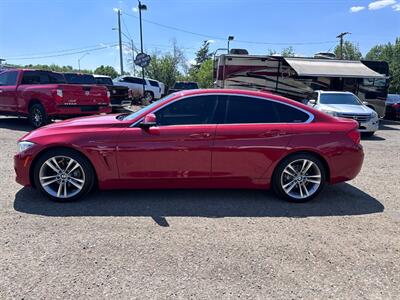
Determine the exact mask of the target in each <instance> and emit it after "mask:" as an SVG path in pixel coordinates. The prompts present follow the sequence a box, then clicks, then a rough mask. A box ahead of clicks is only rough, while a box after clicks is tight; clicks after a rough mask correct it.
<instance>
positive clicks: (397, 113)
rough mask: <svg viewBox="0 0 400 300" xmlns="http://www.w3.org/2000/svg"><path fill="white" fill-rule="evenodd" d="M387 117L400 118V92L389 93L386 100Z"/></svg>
mask: <svg viewBox="0 0 400 300" xmlns="http://www.w3.org/2000/svg"><path fill="white" fill-rule="evenodd" d="M385 118H387V119H399V118H400V94H388V96H387V100H386V113H385Z"/></svg>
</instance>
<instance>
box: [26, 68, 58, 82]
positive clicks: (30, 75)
mask: <svg viewBox="0 0 400 300" xmlns="http://www.w3.org/2000/svg"><path fill="white" fill-rule="evenodd" d="M61 83H65V78H64V76H63V75H62V74H60V73H55V72H48V71H24V73H23V76H22V82H21V84H61Z"/></svg>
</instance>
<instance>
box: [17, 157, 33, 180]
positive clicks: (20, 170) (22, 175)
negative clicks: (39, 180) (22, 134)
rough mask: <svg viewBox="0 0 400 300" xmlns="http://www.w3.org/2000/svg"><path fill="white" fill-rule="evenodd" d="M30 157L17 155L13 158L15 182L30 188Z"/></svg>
mask: <svg viewBox="0 0 400 300" xmlns="http://www.w3.org/2000/svg"><path fill="white" fill-rule="evenodd" d="M32 159H33V157H32V155H30V154H26V153H17V154H16V155H15V156H14V170H15V175H16V176H15V181H16V182H17V183H19V184H21V185H23V186H31V185H32V184H31V180H30V176H29V169H30V166H31V163H32Z"/></svg>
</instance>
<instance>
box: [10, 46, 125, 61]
mask: <svg viewBox="0 0 400 300" xmlns="http://www.w3.org/2000/svg"><path fill="white" fill-rule="evenodd" d="M114 46H117V44H113V45H108V46H102V47H98V48H92V49H90V51H99V50H103V49H108V48H110V47H114ZM87 51H88V50H81V51H75V52H70V53H62V54H55V55H45V56H32V57H18V58H6V60H28V59H42V58H52V57H60V56H68V55H74V54H80V53H85V52H87Z"/></svg>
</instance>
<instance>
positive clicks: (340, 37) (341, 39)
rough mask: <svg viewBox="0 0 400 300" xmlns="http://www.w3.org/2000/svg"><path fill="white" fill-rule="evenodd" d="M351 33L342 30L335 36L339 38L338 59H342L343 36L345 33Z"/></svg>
mask: <svg viewBox="0 0 400 300" xmlns="http://www.w3.org/2000/svg"><path fill="white" fill-rule="evenodd" d="M348 34H351V33H350V32H342V33H341V34H339V35H338V36H337V37H336V38H338V39H340V59H343V37H344V36H345V35H348Z"/></svg>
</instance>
